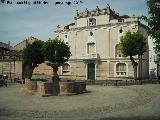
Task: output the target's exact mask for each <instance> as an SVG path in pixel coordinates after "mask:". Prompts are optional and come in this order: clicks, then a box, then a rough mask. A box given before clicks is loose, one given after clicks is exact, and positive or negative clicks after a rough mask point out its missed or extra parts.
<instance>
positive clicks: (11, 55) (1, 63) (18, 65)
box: [0, 36, 38, 79]
mask: <svg viewBox="0 0 160 120" xmlns="http://www.w3.org/2000/svg"><path fill="white" fill-rule="evenodd" d="M35 40H38V39H37V38H35V37H32V36H31V37H29V38H27V39H25V40H24V41H22V42H20V43H18V44H17V45H15V46H14V47H11V46H10V45H9V44H5V43H1V42H0V53H1V55H0V75H4V74H5V75H8V77H9V79H14V78H22V72H23V70H22V59H21V52H22V50H23V49H24V48H26V46H27V44H31V43H33V42H34V41H35Z"/></svg>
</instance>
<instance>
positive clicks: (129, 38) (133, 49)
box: [120, 31, 146, 79]
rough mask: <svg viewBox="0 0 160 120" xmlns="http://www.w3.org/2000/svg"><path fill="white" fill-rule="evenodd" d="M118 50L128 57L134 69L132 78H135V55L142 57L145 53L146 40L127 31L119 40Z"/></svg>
mask: <svg viewBox="0 0 160 120" xmlns="http://www.w3.org/2000/svg"><path fill="white" fill-rule="evenodd" d="M120 50H121V52H122V54H123V55H124V56H126V57H127V56H129V57H130V60H131V62H132V65H133V69H134V78H135V79H136V78H137V65H138V63H137V62H136V61H135V59H134V57H133V56H135V55H140V56H142V55H143V54H144V52H145V51H146V38H145V37H143V35H141V34H139V33H138V32H136V33H131V32H130V31H128V32H127V33H126V34H125V35H124V36H122V37H121V39H120Z"/></svg>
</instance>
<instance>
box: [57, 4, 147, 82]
mask: <svg viewBox="0 0 160 120" xmlns="http://www.w3.org/2000/svg"><path fill="white" fill-rule="evenodd" d="M147 30H148V28H147V26H145V25H144V24H142V23H141V22H140V20H139V18H138V17H136V16H135V15H133V16H128V15H123V16H120V15H119V14H118V13H116V12H115V11H114V10H112V9H111V8H110V6H109V5H108V4H107V5H106V7H105V8H103V9H100V8H99V7H98V6H97V7H96V9H95V10H91V11H89V10H88V9H86V10H85V11H84V12H79V11H78V10H77V12H76V15H75V17H74V22H73V23H71V24H69V25H66V26H60V25H58V26H57V29H56V30H55V33H56V37H57V38H58V39H59V40H64V42H65V43H66V44H68V45H69V46H70V50H71V53H72V56H71V57H70V59H69V61H68V62H66V63H65V64H64V65H63V66H62V67H61V68H60V69H59V75H60V78H61V79H63V78H64V79H66V78H67V79H69V80H109V79H110V80H112V79H113V80H114V79H122V80H126V79H133V78H134V70H133V66H132V63H131V61H130V58H129V57H124V56H123V55H122V53H121V51H120V49H119V42H120V37H121V36H122V35H124V34H125V33H126V32H127V31H131V32H139V33H141V34H143V35H144V36H145V37H146V38H147V36H148V34H147ZM146 42H147V41H146ZM146 49H147V51H146V52H145V53H144V55H143V60H142V65H140V63H139V64H138V67H137V76H138V77H139V75H140V71H141V70H140V66H142V71H141V72H142V77H143V78H148V76H149V50H148V43H147V46H146ZM134 58H135V60H136V62H139V60H138V56H134Z"/></svg>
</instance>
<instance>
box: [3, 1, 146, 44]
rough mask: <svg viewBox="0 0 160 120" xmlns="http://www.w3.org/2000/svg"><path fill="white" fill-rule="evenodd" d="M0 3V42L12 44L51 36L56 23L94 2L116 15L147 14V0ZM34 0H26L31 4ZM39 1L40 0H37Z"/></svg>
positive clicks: (68, 18)
mask: <svg viewBox="0 0 160 120" xmlns="http://www.w3.org/2000/svg"><path fill="white" fill-rule="evenodd" d="M6 1H7V0H5V3H1V2H0V42H5V43H8V41H10V42H11V45H16V44H17V43H19V42H21V41H23V40H24V39H26V38H28V37H30V36H34V37H36V38H38V39H41V40H44V41H46V40H48V39H49V38H54V36H55V34H54V30H55V28H56V26H57V25H67V24H69V23H71V22H73V20H74V15H75V12H76V10H77V9H78V10H79V11H84V10H85V9H86V8H88V9H89V10H93V9H95V8H96V6H97V5H98V6H99V7H100V8H104V7H105V5H106V4H107V3H108V4H110V6H111V8H112V9H114V10H115V11H116V12H118V13H119V14H120V15H124V14H128V15H133V14H135V15H136V16H141V15H147V5H146V1H147V0H77V1H82V3H80V2H79V4H71V5H67V4H61V5H54V3H55V2H59V1H61V2H72V3H74V2H73V1H75V0H45V1H46V2H48V3H49V4H48V5H44V4H41V5H33V4H31V5H17V4H16V3H15V1H24V0H8V1H14V2H13V4H6ZM33 1H34V0H28V2H30V3H33ZM40 1H43V0H40Z"/></svg>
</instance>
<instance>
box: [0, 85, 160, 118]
mask: <svg viewBox="0 0 160 120" xmlns="http://www.w3.org/2000/svg"><path fill="white" fill-rule="evenodd" d="M87 90H88V91H90V92H88V93H85V94H79V95H73V96H51V97H41V96H40V95H38V94H28V93H26V92H24V89H23V87H22V85H20V84H15V83H13V84H9V85H8V87H7V88H6V87H0V120H160V84H146V85H133V86H118V87H116V86H98V85H92V86H91V85H90V86H87Z"/></svg>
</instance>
